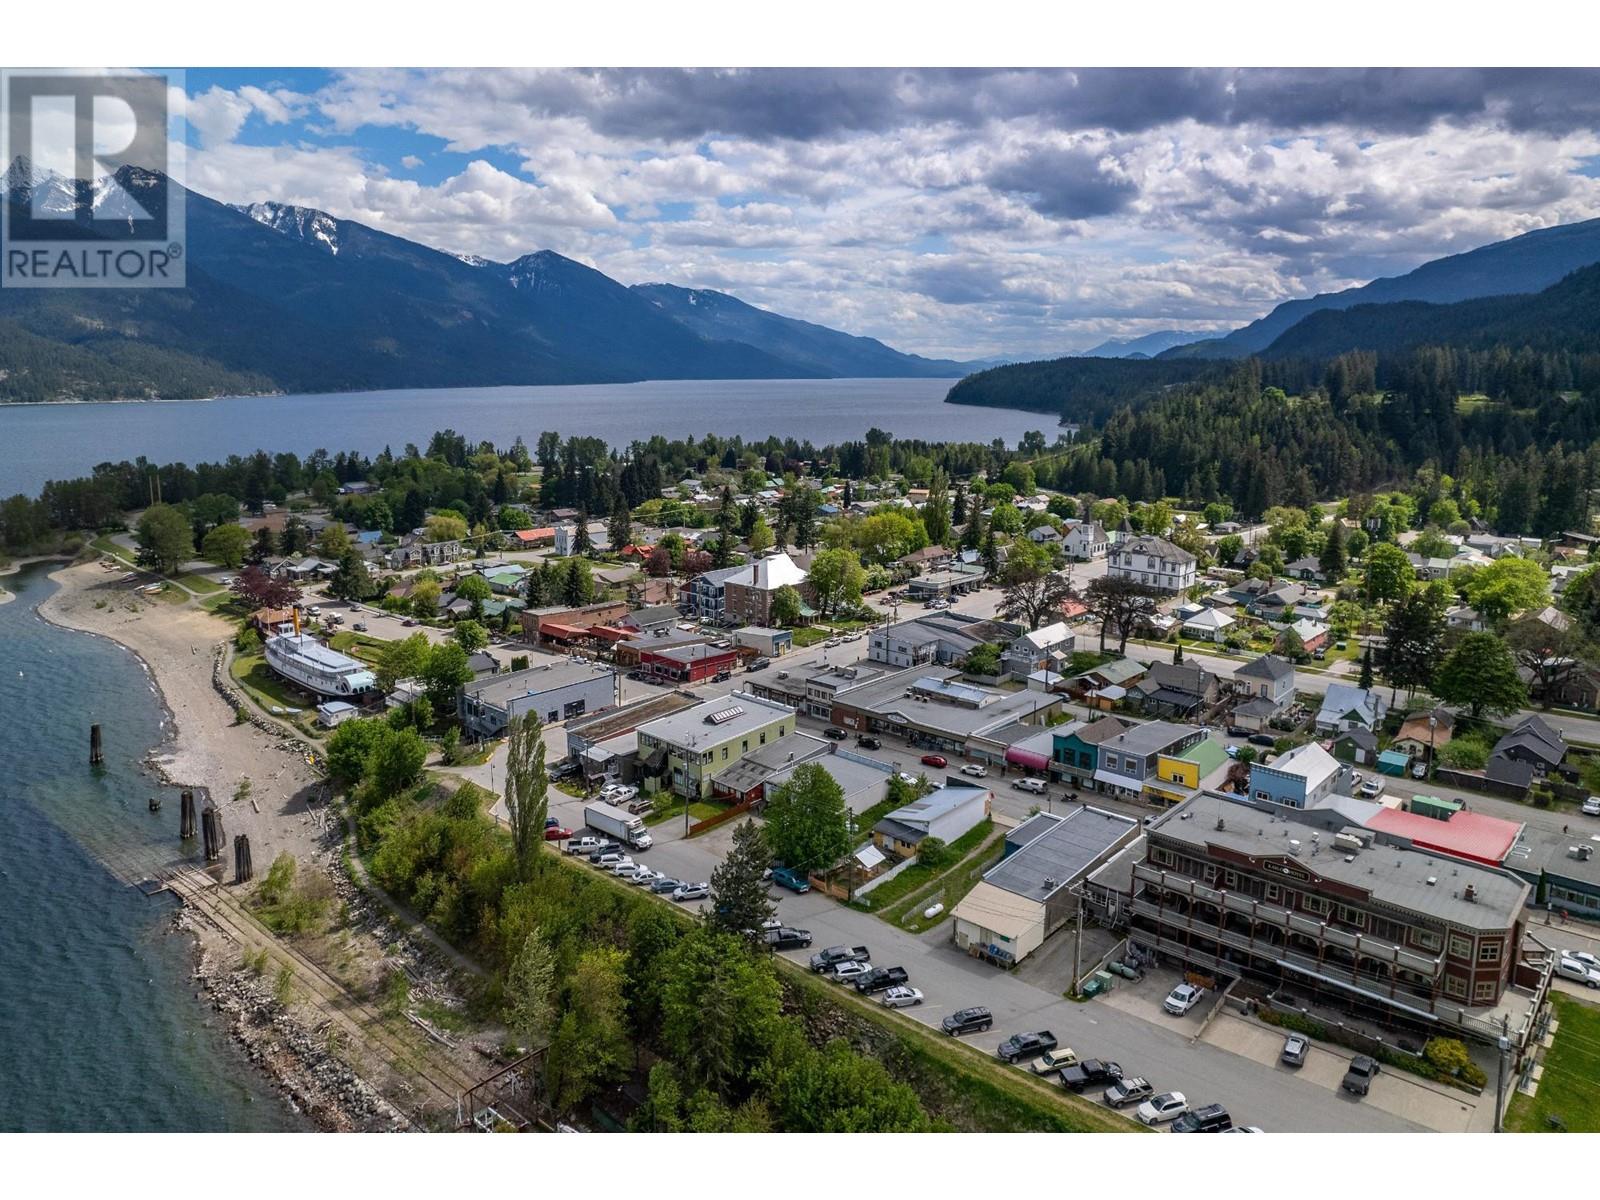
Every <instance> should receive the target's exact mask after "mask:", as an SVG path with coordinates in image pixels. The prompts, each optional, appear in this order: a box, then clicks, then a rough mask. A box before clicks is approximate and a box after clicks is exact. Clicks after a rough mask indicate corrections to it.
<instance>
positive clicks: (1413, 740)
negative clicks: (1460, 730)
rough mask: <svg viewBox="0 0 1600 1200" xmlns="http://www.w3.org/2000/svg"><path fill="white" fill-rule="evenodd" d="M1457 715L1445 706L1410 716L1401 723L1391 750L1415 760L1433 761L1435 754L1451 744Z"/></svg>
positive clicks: (1390, 744) (1390, 745) (1391, 743)
mask: <svg viewBox="0 0 1600 1200" xmlns="http://www.w3.org/2000/svg"><path fill="white" fill-rule="evenodd" d="M1455 725H1456V715H1455V713H1453V712H1451V711H1450V710H1449V709H1448V708H1445V707H1444V706H1443V705H1440V706H1438V707H1437V708H1433V709H1430V710H1427V711H1424V712H1415V713H1411V714H1409V715H1408V716H1407V717H1406V719H1405V720H1404V721H1402V722H1401V723H1400V729H1399V731H1398V732H1397V733H1396V734H1395V736H1394V741H1392V742H1390V743H1389V748H1390V749H1391V750H1398V751H1400V752H1401V753H1402V754H1409V755H1411V756H1412V757H1413V758H1425V759H1428V760H1429V761H1432V759H1433V755H1434V752H1435V751H1436V750H1438V749H1439V748H1440V747H1441V746H1447V745H1449V744H1450V735H1451V733H1452V732H1453V731H1454V730H1455Z"/></svg>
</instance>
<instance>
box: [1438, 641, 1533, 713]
mask: <svg viewBox="0 0 1600 1200" xmlns="http://www.w3.org/2000/svg"><path fill="white" fill-rule="evenodd" d="M1433 691H1434V694H1435V695H1437V696H1438V697H1439V698H1440V699H1441V700H1445V701H1448V702H1449V703H1451V704H1464V705H1466V706H1467V708H1468V709H1469V710H1470V711H1471V713H1472V715H1473V716H1474V717H1478V716H1482V715H1483V714H1484V713H1486V712H1488V713H1496V714H1502V713H1509V712H1514V711H1516V710H1517V709H1519V708H1521V707H1522V706H1523V705H1524V704H1526V703H1527V702H1528V689H1527V688H1526V687H1524V686H1523V683H1522V679H1521V678H1520V677H1519V676H1518V675H1517V662H1516V659H1514V658H1513V657H1512V656H1511V650H1510V649H1509V648H1508V647H1507V646H1506V644H1505V642H1503V641H1501V640H1500V638H1498V637H1496V636H1495V635H1494V634H1492V633H1469V634H1467V635H1466V636H1465V637H1463V638H1462V639H1461V640H1460V641H1459V642H1458V643H1456V646H1455V648H1454V649H1453V650H1451V651H1450V653H1449V654H1447V655H1445V657H1444V661H1443V662H1441V663H1440V664H1439V670H1438V671H1437V673H1436V674H1435V675H1434V680H1433Z"/></svg>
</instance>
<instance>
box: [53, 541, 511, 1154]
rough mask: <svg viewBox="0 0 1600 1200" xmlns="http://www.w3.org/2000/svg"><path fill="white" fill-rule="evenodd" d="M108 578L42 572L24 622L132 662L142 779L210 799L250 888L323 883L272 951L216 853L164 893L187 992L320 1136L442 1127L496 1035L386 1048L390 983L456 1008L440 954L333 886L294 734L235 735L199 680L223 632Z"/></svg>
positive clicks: (335, 857) (209, 682) (407, 1029)
mask: <svg viewBox="0 0 1600 1200" xmlns="http://www.w3.org/2000/svg"><path fill="white" fill-rule="evenodd" d="M122 574H123V572H122V570H121V568H120V566H119V567H118V569H116V570H108V569H106V568H105V567H104V566H102V565H101V564H100V563H99V562H98V561H90V562H86V563H80V564H77V565H73V566H66V567H62V568H61V569H59V570H57V571H55V572H53V573H52V574H51V578H52V579H53V580H55V581H56V582H57V583H59V585H60V587H59V590H57V591H56V592H55V593H53V594H52V595H51V596H49V597H48V598H47V599H46V600H45V601H44V602H43V603H41V604H40V606H39V611H40V613H41V615H43V616H44V617H45V618H46V619H47V620H49V621H52V622H53V623H55V624H58V625H61V626H63V627H66V628H69V629H74V630H79V631H82V632H86V633H90V634H95V635H99V636H102V637H107V638H110V639H112V640H113V641H116V642H118V643H119V644H121V645H123V646H125V647H127V648H128V649H129V650H132V651H133V652H134V653H135V654H136V655H137V656H138V657H139V659H140V660H141V662H143V664H144V665H145V669H146V670H147V671H149V672H150V674H151V676H152V678H153V680H154V682H155V684H156V686H157V689H158V691H159V694H160V696H161V697H162V699H163V701H164V703H165V705H166V708H167V714H166V720H165V725H166V728H167V730H168V736H167V738H166V740H165V741H163V742H162V743H161V744H160V745H158V746H157V747H155V748H154V750H153V751H152V752H151V756H150V760H149V761H150V764H151V766H152V767H154V768H155V769H156V770H157V771H159V772H160V773H161V775H162V776H164V777H165V778H166V779H167V780H168V781H169V782H171V783H173V784H175V785H180V786H183V787H194V788H201V789H204V790H205V791H206V792H208V793H209V794H210V796H212V797H214V798H215V800H216V803H217V805H218V807H219V808H220V809H221V810H222V813H223V826H224V830H225V835H226V838H227V840H228V841H229V842H230V843H231V841H232V839H233V837H234V835H235V834H241V833H242V834H246V835H248V836H249V838H250V845H251V852H252V857H253V859H254V862H255V869H256V877H257V878H258V879H259V878H260V877H261V876H262V875H263V874H264V873H265V871H266V869H267V867H268V865H270V864H271V862H272V860H273V859H274V858H276V857H277V856H278V855H279V854H281V853H284V852H288V853H289V854H291V855H293V856H294V857H295V859H296V861H297V862H298V863H299V865H300V868H301V870H302V872H304V871H305V870H307V869H314V870H316V871H318V872H320V873H322V874H325V875H326V876H327V877H328V878H329V880H330V881H331V883H332V886H333V888H334V892H335V897H336V900H337V902H338V907H339V911H340V914H341V915H340V919H339V920H338V921H337V922H336V923H335V925H334V927H333V928H332V929H330V930H329V931H328V932H326V933H323V934H314V935H307V936H302V937H297V938H277V937H274V936H273V935H272V934H271V933H270V932H268V931H267V930H266V929H265V928H264V927H262V926H260V925H258V924H255V923H254V922H252V921H250V920H248V919H247V918H246V916H245V908H244V896H245V893H244V891H243V890H242V889H241V890H238V891H236V890H235V887H234V885H233V884H232V877H233V862H232V854H231V853H228V854H225V855H224V856H223V862H222V867H223V870H222V871H221V872H220V875H221V879H222V880H223V881H224V884H225V886H224V887H222V888H219V889H214V890H211V891H206V890H204V887H203V886H202V889H201V890H200V891H198V892H196V891H194V890H193V888H192V887H191V888H188V889H186V890H185V891H183V892H181V893H180V894H181V895H185V896H186V897H187V900H188V903H187V905H186V907H185V908H184V909H183V910H181V912H180V915H179V917H178V919H177V926H178V928H180V929H183V930H186V931H188V932H191V933H193V934H194V935H195V937H196V939H197V942H198V946H197V958H196V969H195V981H196V983H197V984H198V985H199V986H200V988H201V989H202V991H203V992H204V994H205V995H206V997H207V999H208V1000H209V1002H210V1004H211V1005H212V1006H213V1007H214V1008H215V1009H216V1010H217V1011H218V1012H219V1013H221V1014H223V1015H224V1016H225V1018H226V1019H227V1020H228V1023H229V1026H230V1029H231V1031H232V1033H233V1036H234V1037H235V1038H237V1039H238V1040H239V1041H240V1042H241V1044H243V1045H244V1046H245V1048H246V1050H247V1052H248V1054H249V1056H250V1058H251V1060H252V1061H254V1062H255V1063H257V1064H258V1065H259V1066H260V1067H261V1068H262V1069H263V1070H265V1071H267V1072H268V1074H269V1075H271V1076H272V1078H273V1079H274V1080H275V1081H276V1082H277V1084H278V1086H279V1088H280V1090H281V1091H282V1092H283V1093H284V1095H285V1096H286V1097H287V1098H288V1099H289V1100H290V1101H291V1103H293V1105H294V1106H295V1107H296V1108H297V1109H298V1110H299V1111H302V1112H305V1113H306V1114H307V1115H309V1116H310V1117H312V1119H313V1120H314V1121H315V1122H316V1124H317V1125H318V1126H320V1127H321V1128H323V1129H328V1130H356V1129H360V1130H388V1129H401V1128H424V1129H427V1128H440V1127H441V1126H443V1127H445V1128H448V1127H450V1125H449V1122H450V1120H451V1118H452V1117H453V1106H454V1098H455V1096H456V1095H457V1094H458V1093H459V1092H460V1091H462V1090H464V1089H465V1088H466V1087H467V1086H469V1085H470V1083H471V1082H472V1081H473V1080H475V1079H476V1078H478V1077H479V1076H480V1075H481V1074H482V1073H483V1072H484V1071H485V1070H486V1069H487V1066H488V1065H489V1064H491V1063H492V1062H493V1061H494V1047H495V1046H496V1045H497V1044H498V1042H497V1041H496V1040H495V1039H496V1038H497V1037H498V1036H500V1034H499V1033H498V1032H495V1033H491V1034H490V1035H488V1036H483V1037H474V1038H464V1039H459V1040H458V1039H455V1038H444V1037H442V1036H441V1035H439V1034H438V1033H437V1031H430V1032H428V1033H427V1034H424V1033H423V1031H422V1030H421V1029H420V1028H417V1027H414V1026H415V1023H416V1018H415V1017H414V1015H411V1016H407V1017H406V1018H405V1019H404V1020H401V1021H399V1022H398V1024H399V1026H400V1027H401V1028H402V1032H401V1033H399V1034H397V1033H396V1032H395V1025H396V1022H395V1021H393V1020H390V1019H387V1018H385V1017H384V1016H383V1015H382V1014H380V1013H379V1012H378V1011H377V1008H376V1006H375V1002H376V1000H377V997H378V996H379V994H380V992H381V989H382V988H383V987H384V984H385V980H386V979H387V977H388V976H389V975H390V974H391V973H392V972H394V971H400V972H403V973H404V974H405V976H406V977H407V979H408V980H409V983H410V990H411V994H412V996H413V997H414V998H415V999H418V1000H428V1001H431V1002H434V1003H437V1004H440V1005H443V1006H445V1007H447V1008H455V1009H459V1008H460V1006H461V1005H462V1000H461V997H460V995H459V992H458V990H457V987H456V983H455V980H454V978H453V975H454V972H453V970H452V964H451V962H450V961H449V958H448V956H447V955H446V954H445V953H443V952H441V951H440V950H439V948H438V947H437V946H436V945H433V944H430V943H432V942H434V941H435V939H433V938H432V937H430V936H429V935H428V934H427V933H426V932H423V933H421V934H419V935H416V936H413V935H412V934H411V933H409V932H402V930H401V929H400V928H397V927H396V926H395V924H394V923H393V914H392V913H390V912H389V911H386V910H385V908H384V905H385V904H389V903H392V902H389V901H380V900H375V899H374V898H373V897H372V896H370V895H369V894H367V893H366V892H364V891H362V890H360V889H359V888H357V887H356V886H355V885H354V883H353V882H352V881H351V880H350V878H349V877H348V876H347V874H346V872H345V870H344V867H343V864H342V862H341V859H340V848H341V845H342V837H343V829H342V823H341V822H340V821H339V819H338V818H337V816H336V815H335V814H333V813H331V812H330V811H329V810H328V807H327V801H326V796H325V787H324V784H323V782H322V780H321V778H320V776H318V775H317V773H316V772H315V771H314V770H313V769H312V768H311V766H310V765H309V764H308V763H307V762H306V761H305V757H304V752H303V749H302V748H300V747H298V746H296V745H294V744H293V741H294V735H293V734H292V733H291V732H290V731H288V730H284V731H283V732H282V735H281V736H280V735H279V734H278V733H277V732H276V729H277V727H276V725H275V723H274V722H272V720H271V719H270V718H268V717H261V716H260V714H255V715H256V717H257V718H258V719H259V720H260V721H261V723H262V724H263V725H265V726H266V727H267V728H265V729H264V728H261V727H258V725H256V724H253V723H250V722H236V720H235V714H234V710H233V708H232V707H231V706H230V705H229V704H228V702H227V701H226V700H225V699H224V698H223V697H222V695H221V694H220V693H219V691H218V690H217V687H216V685H215V683H214V680H213V670H214V668H215V666H216V664H217V662H218V653H217V652H218V650H219V648H221V647H222V646H224V645H225V644H226V643H227V642H228V641H229V639H231V637H232V636H233V627H232V626H231V625H230V624H229V623H228V622H226V621H224V620H223V619H221V618H219V617H216V616H214V615H212V614H211V613H209V612H206V611H205V610H204V609H202V608H200V607H198V606H197V605H195V604H193V603H189V604H185V605H182V606H174V605H170V604H163V603H161V602H159V601H151V600H147V599H146V598H144V597H142V596H140V595H139V594H138V593H136V592H133V591H131V590H130V589H129V587H128V586H127V584H126V583H125V582H124V581H123V579H122ZM244 778H249V779H250V781H251V785H252V786H251V790H250V795H249V798H246V799H242V800H240V799H235V798H234V797H235V794H236V791H237V789H238V786H239V783H240V781H241V780H242V779H244ZM252 801H253V802H252ZM173 819H174V820H176V814H174V816H173ZM196 877H197V876H196V874H195V873H194V872H190V873H189V875H188V878H189V879H190V880H191V881H193V880H194V879H196ZM263 951H265V952H266V953H267V954H268V955H269V956H270V961H271V963H272V964H273V965H272V966H271V967H270V970H269V974H268V976H267V977H266V978H263V977H262V975H261V967H260V964H259V962H258V963H257V964H256V966H255V968H254V969H251V967H250V965H249V957H250V956H251V955H257V956H259V955H261V954H262V953H263ZM278 970H283V971H286V972H289V973H290V974H291V975H292V977H293V985H294V986H293V989H292V994H293V998H292V1000H291V1001H290V1002H289V1004H287V1005H285V1004H283V1003H281V1002H280V1000H279V999H278V997H277V996H275V994H274V993H275V991H276V989H275V988H274V987H272V986H269V984H270V982H271V974H270V972H271V971H278ZM406 1021H410V1022H411V1023H412V1024H411V1025H407V1024H406ZM330 1031H332V1032H330ZM336 1035H338V1036H336ZM419 1072H420V1076H419ZM386 1098H390V1099H386ZM391 1099H392V1103H391Z"/></svg>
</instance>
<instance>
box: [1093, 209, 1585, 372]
mask: <svg viewBox="0 0 1600 1200" xmlns="http://www.w3.org/2000/svg"><path fill="white" fill-rule="evenodd" d="M1597 262H1600V218H1596V219H1594V220H1590V221H1579V222H1576V223H1574V224H1571V225H1554V226H1551V227H1549V228H1546V229H1535V230H1533V231H1532V232H1531V233H1524V234H1522V235H1520V236H1519V237H1514V238H1509V239H1507V240H1506V241H1503V242H1492V243H1490V244H1489V245H1487V246H1479V247H1478V248H1477V249H1475V250H1468V251H1466V252H1465V253H1462V254H1452V255H1450V256H1448V257H1446V258H1439V259H1434V260H1433V261H1432V262H1427V263H1423V264H1422V266H1420V267H1418V268H1417V269H1416V270H1414V271H1410V272H1408V273H1407V274H1405V275H1398V276H1394V277H1392V278H1384V279H1374V280H1373V281H1372V282H1371V283H1368V284H1364V285H1363V286H1361V287H1354V288H1346V289H1345V290H1344V291H1341V292H1324V293H1322V294H1320V295H1316V296H1312V297H1310V298H1309V299H1305V300H1289V301H1286V302H1285V303H1283V304H1280V305H1278V307H1277V308H1275V309H1273V310H1272V311H1271V312H1270V313H1268V314H1267V315H1266V316H1264V317H1262V318H1261V319H1260V320H1257V321H1252V322H1250V324H1248V325H1246V326H1244V327H1243V328H1241V329H1236V330H1234V331H1233V332H1232V333H1230V334H1228V335H1227V336H1225V337H1221V338H1212V339H1209V340H1205V341H1199V342H1195V343H1193V344H1191V345H1188V346H1178V347H1175V348H1173V349H1169V350H1166V351H1164V352H1162V356H1164V357H1167V358H1245V357H1248V356H1249V355H1251V354H1259V353H1261V352H1263V351H1265V350H1267V349H1268V347H1270V346H1272V345H1273V343H1274V342H1276V341H1277V340H1278V338H1280V337H1281V336H1282V335H1283V334H1285V333H1287V332H1288V331H1289V330H1290V329H1292V328H1294V327H1295V326H1296V325H1297V324H1298V323H1299V322H1301V321H1304V320H1305V319H1306V318H1307V317H1309V316H1311V315H1312V314H1313V313H1318V312H1325V311H1327V310H1329V309H1348V308H1354V307H1355V306H1356V305H1358V304H1387V303H1393V302H1396V301H1403V300H1416V301H1422V302H1424V303H1428V304H1454V303H1456V302H1458V301H1462V300H1476V299H1479V298H1480V297H1484V296H1504V295H1511V294H1518V293H1520V294H1527V293H1532V292H1542V291H1544V289H1546V288H1548V287H1550V286H1551V285H1552V284H1554V283H1557V282H1559V281H1560V280H1562V279H1563V278H1565V277H1566V276H1568V275H1570V274H1571V273H1572V272H1574V271H1576V270H1578V269H1580V268H1582V267H1587V266H1591V265H1593V264H1594V263H1597ZM1111 357H1121V356H1120V355H1115V356H1111Z"/></svg>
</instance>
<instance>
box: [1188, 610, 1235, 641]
mask: <svg viewBox="0 0 1600 1200" xmlns="http://www.w3.org/2000/svg"><path fill="white" fill-rule="evenodd" d="M1236 624H1238V622H1237V621H1235V620H1234V619H1233V618H1232V617H1231V616H1229V615H1228V614H1227V613H1225V612H1223V611H1222V609H1220V608H1202V609H1201V610H1200V611H1199V612H1198V613H1196V614H1195V615H1194V616H1192V617H1189V618H1188V619H1187V620H1185V621H1184V623H1183V632H1184V633H1185V634H1186V635H1187V636H1189V637H1192V638H1199V639H1201V640H1202V641H1207V642H1218V643H1220V642H1222V641H1223V640H1224V639H1225V638H1226V636H1227V633H1228V630H1230V629H1232V628H1233V627H1234V625H1236Z"/></svg>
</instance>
